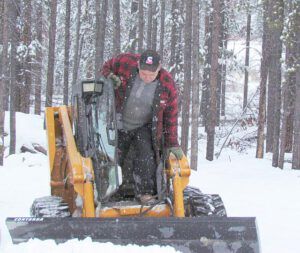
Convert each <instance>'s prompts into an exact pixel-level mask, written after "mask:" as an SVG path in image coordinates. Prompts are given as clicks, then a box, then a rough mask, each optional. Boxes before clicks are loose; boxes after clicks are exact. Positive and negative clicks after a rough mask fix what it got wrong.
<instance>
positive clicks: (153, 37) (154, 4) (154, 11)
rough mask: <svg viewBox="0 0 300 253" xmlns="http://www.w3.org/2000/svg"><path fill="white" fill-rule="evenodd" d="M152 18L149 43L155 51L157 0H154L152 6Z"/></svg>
mask: <svg viewBox="0 0 300 253" xmlns="http://www.w3.org/2000/svg"><path fill="white" fill-rule="evenodd" d="M152 8H153V10H152V13H153V18H152V36H151V37H152V38H151V39H152V43H151V49H152V50H155V51H156V48H157V24H158V22H157V17H158V6H157V0H154V3H153V6H152Z"/></svg>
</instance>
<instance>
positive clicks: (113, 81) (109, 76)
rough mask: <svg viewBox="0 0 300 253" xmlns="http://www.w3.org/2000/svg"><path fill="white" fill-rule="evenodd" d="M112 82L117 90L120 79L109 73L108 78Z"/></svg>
mask: <svg viewBox="0 0 300 253" xmlns="http://www.w3.org/2000/svg"><path fill="white" fill-rule="evenodd" d="M107 77H108V78H110V79H111V80H112V83H113V86H114V88H115V89H118V88H119V87H120V86H121V79H120V77H118V76H117V75H115V74H114V73H110V74H109V75H108V76H107Z"/></svg>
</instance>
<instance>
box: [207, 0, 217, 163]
mask: <svg viewBox="0 0 300 253" xmlns="http://www.w3.org/2000/svg"><path fill="white" fill-rule="evenodd" d="M212 7H213V30H212V52H211V54H212V56H211V70H210V93H209V94H210V97H209V98H210V103H209V110H208V118H207V122H208V124H207V146H206V159H207V160H209V161H212V160H213V158H214V142H215V126H216V116H217V115H216V113H217V83H218V66H219V64H218V60H219V36H220V28H221V6H220V0H213V1H212Z"/></svg>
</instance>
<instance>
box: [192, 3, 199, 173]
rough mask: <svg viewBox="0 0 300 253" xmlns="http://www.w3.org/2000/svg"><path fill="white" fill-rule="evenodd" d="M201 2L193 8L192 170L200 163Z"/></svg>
mask: <svg viewBox="0 0 300 253" xmlns="http://www.w3.org/2000/svg"><path fill="white" fill-rule="evenodd" d="M199 9H200V8H199V2H198V1H194V6H193V49H192V50H193V51H192V54H193V55H192V66H193V67H192V71H193V80H192V135H191V168H192V169H193V170H197V163H198V128H199V126H198V119H199V112H200V104H199V86H200V73H199V72H200V64H199V63H200V54H199V48H200V40H199V30H200V16H199Z"/></svg>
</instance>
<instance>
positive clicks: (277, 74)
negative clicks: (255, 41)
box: [270, 0, 284, 167]
mask: <svg viewBox="0 0 300 253" xmlns="http://www.w3.org/2000/svg"><path fill="white" fill-rule="evenodd" d="M283 10H284V4H283V0H276V2H275V1H274V5H273V15H274V19H273V18H272V20H274V22H272V26H273V27H272V28H274V29H272V37H273V40H272V45H273V46H272V53H271V58H272V61H273V62H274V64H271V66H274V69H273V68H271V70H270V81H271V82H274V83H273V84H271V85H274V92H275V93H274V98H275V108H274V115H272V116H273V117H274V130H273V131H274V132H273V147H272V151H273V158H272V166H273V167H278V157H279V136H280V117H281V55H282V40H281V36H282V30H283V20H284V12H283Z"/></svg>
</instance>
